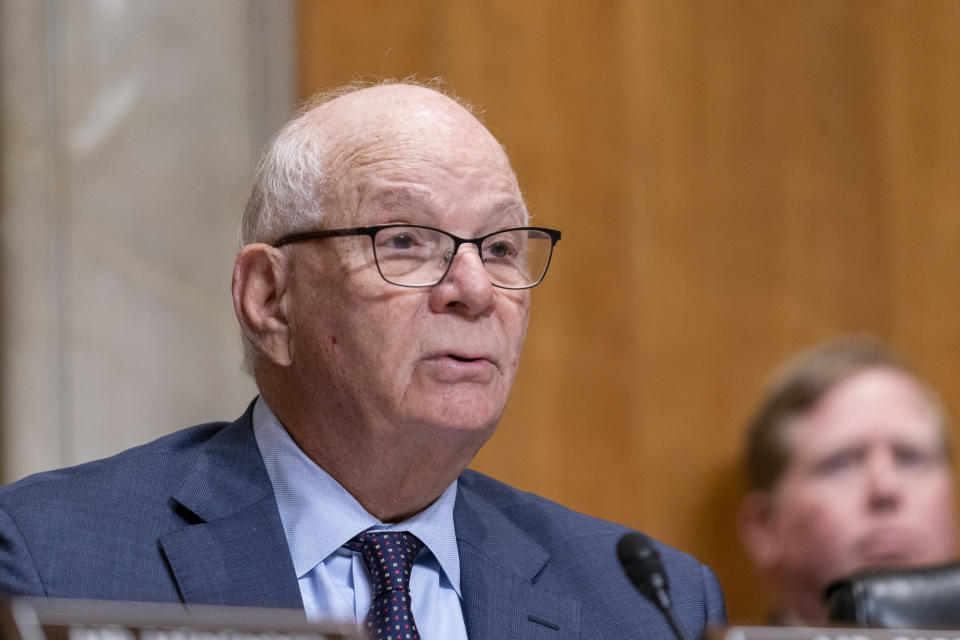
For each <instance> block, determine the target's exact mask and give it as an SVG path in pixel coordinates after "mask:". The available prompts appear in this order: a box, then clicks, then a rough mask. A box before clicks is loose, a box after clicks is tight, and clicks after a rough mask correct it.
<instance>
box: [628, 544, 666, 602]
mask: <svg viewBox="0 0 960 640" xmlns="http://www.w3.org/2000/svg"><path fill="white" fill-rule="evenodd" d="M617 557H618V558H619V559H620V564H621V565H622V566H623V570H624V572H625V573H626V574H627V577H628V578H630V582H632V583H633V586H634V587H636V588H637V591H639V592H640V593H642V594H643V595H644V596H646V597H647V598H649V599H650V600H653V601H654V603H658V604H659V599H660V594H661V593H666V591H667V589H669V587H670V585H669V583H668V581H667V573H666V572H665V571H664V570H663V562H662V561H661V559H660V553H659V552H658V551H657V550H656V548H654V546H653V542H651V541H650V538H648V537H647V536H645V535H643V534H642V533H640V532H638V531H631V532H629V533H625V534H623V537H621V538H620V541H619V542H617Z"/></svg>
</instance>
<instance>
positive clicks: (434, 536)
mask: <svg viewBox="0 0 960 640" xmlns="http://www.w3.org/2000/svg"><path fill="white" fill-rule="evenodd" d="M253 432H254V435H255V436H256V439H257V446H258V447H259V449H260V455H261V456H262V457H263V462H264V465H265V466H266V468H267V475H269V476H270V482H271V483H272V484H273V491H274V494H275V495H276V499H277V508H278V509H279V511H280V520H281V522H282V523H283V530H284V533H285V534H286V536H287V544H288V545H289V547H290V555H291V557H292V559H293V567H294V569H295V570H296V572H297V578H298V579H299V578H302V577H303V576H304V575H306V574H307V573H309V572H310V571H312V570H313V569H314V567H316V566H317V565H318V564H320V563H321V562H323V561H325V560H326V559H327V558H328V557H329V556H330V555H331V554H333V553H335V552H336V551H337V550H338V549H340V547H341V545H343V543H344V542H346V541H347V540H349V539H350V538H352V537H353V536H355V535H357V534H358V533H360V532H361V531H366V530H367V529H374V530H377V531H409V532H410V533H412V534H414V535H415V536H417V537H418V538H420V540H421V541H423V543H424V545H425V546H426V547H427V549H429V551H430V552H431V553H433V555H434V556H435V557H436V559H437V562H438V563H439V564H440V567H441V568H442V569H443V572H444V573H445V574H446V576H447V580H449V581H450V584H451V585H452V586H453V588H454V590H455V591H456V592H457V595H458V596H461V593H460V554H459V552H458V550H457V536H456V530H455V528H454V522H453V505H454V502H455V501H456V498H457V481H456V480H454V481H453V482H452V483H451V484H450V486H449V487H447V488H446V490H445V491H444V492H443V493H442V494H440V497H439V498H437V499H436V500H435V501H434V502H433V504H431V505H430V506H429V507H427V508H426V509H424V510H423V511H421V512H420V513H418V514H417V515H415V516H413V517H412V518H409V519H407V520H405V521H403V522H398V523H394V524H385V523H383V522H381V521H380V520H378V519H377V518H375V517H374V516H372V515H370V514H369V513H368V512H367V510H366V509H364V508H363V506H361V505H360V503H359V502H357V500H356V498H354V497H353V496H352V495H350V492H348V491H347V490H346V489H345V488H344V487H343V486H342V485H341V484H340V483H339V482H337V481H336V480H334V478H333V477H332V476H331V475H330V474H328V473H327V472H326V471H324V470H323V469H321V468H320V467H319V466H317V465H316V464H315V463H314V462H313V461H312V460H311V459H310V458H309V457H307V455H306V454H305V453H304V452H303V451H302V450H301V449H300V447H298V446H297V444H296V443H295V442H294V441H293V439H292V438H291V437H290V435H289V434H288V433H287V431H286V429H285V428H284V427H283V425H282V424H281V423H280V420H279V419H278V418H277V416H276V415H274V413H273V411H271V410H270V407H268V406H267V403H266V402H264V400H263V398H257V402H256V404H255V405H254V408H253ZM461 597H462V596H461Z"/></svg>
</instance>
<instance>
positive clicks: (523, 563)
mask: <svg viewBox="0 0 960 640" xmlns="http://www.w3.org/2000/svg"><path fill="white" fill-rule="evenodd" d="M454 522H455V525H456V530H457V546H458V549H459V552H460V588H461V591H462V593H463V613H464V620H465V622H466V625H467V635H468V636H469V637H470V638H475V639H477V640H483V639H485V638H497V639H500V638H505V639H514V638H516V639H520V638H523V639H524V640H527V639H539V638H550V639H553V640H564V639H573V638H578V637H579V635H580V602H579V601H578V600H576V599H573V598H569V597H566V596H561V595H558V594H555V593H552V592H550V591H547V590H545V589H543V588H541V587H538V586H537V577H538V575H540V573H541V572H542V570H543V569H544V567H545V566H546V564H547V562H549V554H548V553H547V551H546V550H545V549H544V548H543V547H541V546H540V545H539V544H537V543H536V542H535V541H534V540H533V539H531V538H530V537H529V536H528V535H526V534H525V533H524V532H523V531H522V530H520V529H519V528H518V527H517V526H516V525H515V524H514V523H513V522H511V521H510V520H509V519H508V518H506V516H505V515H504V514H503V513H502V512H501V511H500V510H499V509H497V508H496V507H495V506H494V505H493V503H491V502H490V501H489V500H487V499H486V498H485V497H483V496H482V495H480V494H478V493H477V492H476V491H474V490H473V488H472V486H471V483H469V482H464V481H461V483H460V485H459V486H458V490H457V502H456V505H455V507H454Z"/></svg>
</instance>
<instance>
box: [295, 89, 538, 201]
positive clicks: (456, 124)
mask: <svg viewBox="0 0 960 640" xmlns="http://www.w3.org/2000/svg"><path fill="white" fill-rule="evenodd" d="M310 117H311V118H312V119H313V123H314V126H315V127H316V131H317V132H318V135H319V136H320V137H321V139H322V140H324V142H325V144H324V145H323V146H324V148H325V153H324V155H325V166H326V168H327V178H328V182H329V184H330V185H331V187H332V189H331V195H334V196H335V197H338V198H340V199H344V200H349V199H350V198H354V199H355V198H358V197H360V196H361V194H359V193H357V191H363V190H365V189H368V188H370V186H371V183H372V182H390V181H393V182H396V183H398V184H400V185H402V184H403V183H404V182H408V183H410V184H411V185H412V186H413V187H417V186H420V187H424V191H430V190H431V188H432V187H435V186H436V187H437V188H438V189H441V188H446V189H447V191H451V190H453V191H458V193H459V195H461V196H469V195H470V194H474V195H477V196H480V195H483V194H491V197H493V198H499V199H500V200H501V201H502V200H505V199H506V200H509V199H511V198H513V199H515V200H516V201H517V203H518V204H519V205H520V206H521V207H522V198H521V196H520V191H519V187H518V185H517V181H516V176H515V174H514V172H513V169H512V168H511V166H510V162H509V160H508V158H507V155H506V153H505V152H504V150H503V147H502V146H501V145H500V143H499V142H498V141H497V140H496V139H495V138H494V137H493V135H492V134H491V133H490V132H489V131H488V130H487V129H486V128H485V127H484V126H483V125H482V124H481V123H480V122H479V121H478V120H477V119H476V118H475V117H473V115H471V114H470V113H469V112H468V111H467V110H466V109H464V108H463V107H461V106H460V105H459V104H457V103H456V102H454V101H453V100H450V99H449V98H447V97H446V96H443V95H442V94H440V93H437V92H435V91H433V90H430V89H426V88H423V87H413V86H407V85H389V86H383V87H372V88H368V89H363V90H361V91H357V92H354V93H351V94H347V95H345V96H341V97H340V98H337V99H336V100H333V101H331V102H329V103H327V104H324V105H321V106H320V107H318V108H317V109H315V110H314V112H311V114H310ZM415 191H416V189H414V192H411V193H415ZM395 194H401V192H400V191H395ZM340 204H343V205H348V204H349V203H347V202H341V203H340ZM524 215H525V212H524Z"/></svg>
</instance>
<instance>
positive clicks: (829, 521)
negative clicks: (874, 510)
mask: <svg viewBox="0 0 960 640" xmlns="http://www.w3.org/2000/svg"><path fill="white" fill-rule="evenodd" d="M853 493H855V492H852V491H851V490H849V489H848V490H846V491H844V490H837V488H834V487H827V486H819V485H815V486H812V487H810V486H808V487H804V488H803V490H801V491H797V492H795V493H794V494H793V495H791V496H790V497H789V501H787V502H785V503H784V505H783V507H782V509H783V511H782V512H783V513H787V514H789V515H788V516H787V517H785V518H783V520H782V526H781V534H782V535H783V536H784V537H785V538H786V539H794V540H796V541H798V544H803V545H809V547H810V549H814V550H816V551H815V553H826V554H828V553H829V552H830V550H831V549H833V548H836V547H837V546H843V545H845V544H847V543H850V542H852V541H853V540H854V539H855V538H856V536H857V532H856V529H857V525H856V522H857V521H858V520H859V517H858V513H859V510H858V507H857V502H858V500H857V497H856V496H855V495H852V494H853Z"/></svg>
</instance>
